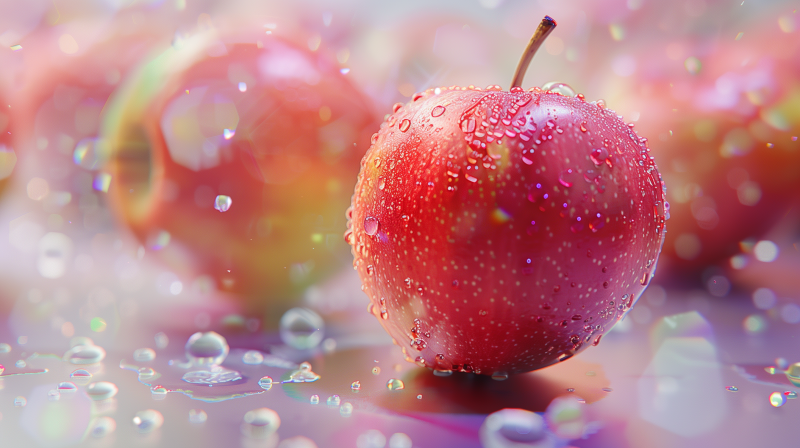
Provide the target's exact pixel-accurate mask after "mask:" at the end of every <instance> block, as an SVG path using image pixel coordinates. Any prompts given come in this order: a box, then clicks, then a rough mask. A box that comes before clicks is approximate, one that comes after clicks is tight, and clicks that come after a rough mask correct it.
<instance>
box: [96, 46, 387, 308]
mask: <svg viewBox="0 0 800 448" xmlns="http://www.w3.org/2000/svg"><path fill="white" fill-rule="evenodd" d="M257 39H261V40H262V42H259V43H256V41H257ZM209 53H211V54H214V55H215V56H209ZM239 82H245V84H246V89H245V91H241V90H240V88H239V84H238V83H239ZM187 91H188V93H187ZM187 102H188V103H187ZM187 104H188V106H187ZM220 105H222V106H220ZM323 107H326V108H328V109H327V112H326V113H323V112H321V111H320V109H321V108H323ZM231 110H235V111H236V112H235V113H236V117H237V118H236V119H235V120H234V121H232V122H231V123H235V126H234V125H230V124H226V123H228V122H227V121H225V120H228V121H230V120H231V116H232V115H230V114H231V112H230V111H231ZM176 111H177V112H176ZM187 111H188V112H187ZM226 111H227V112H226ZM225 114H228V115H225ZM220 117H223V118H220ZM106 118H107V119H106V122H105V125H104V132H103V136H104V139H105V142H106V143H107V150H108V162H107V165H106V167H107V170H108V171H109V172H110V173H111V174H112V179H113V180H112V184H111V187H110V188H109V196H110V199H111V202H112V205H113V208H114V209H115V211H116V215H117V217H118V219H119V220H120V221H121V222H122V223H123V224H124V225H125V226H127V227H128V228H130V230H131V231H132V232H133V233H134V235H136V237H137V238H138V239H139V240H140V241H142V242H143V244H145V247H146V248H147V250H148V252H153V253H156V254H157V255H158V258H159V259H160V260H161V261H162V262H165V263H166V265H167V266H168V267H169V268H170V269H173V270H175V272H176V273H178V275H179V276H182V277H189V278H191V277H193V276H200V275H207V276H211V277H212V278H213V279H214V280H215V282H216V284H217V286H218V287H219V288H220V289H221V290H222V291H226V292H231V293H234V294H236V295H238V296H239V297H241V298H242V299H243V301H244V302H245V305H246V306H245V308H246V309H247V310H248V311H249V312H254V311H256V310H263V309H264V305H265V304H269V309H270V310H271V311H280V308H281V306H284V307H285V306H288V305H287V303H288V302H289V301H290V300H291V299H294V298H296V297H297V296H298V295H299V293H300V292H302V291H303V290H304V289H305V288H306V287H307V286H308V285H309V284H311V283H313V282H314V281H316V280H317V279H319V278H321V277H322V276H324V275H326V274H328V273H330V272H332V271H335V270H336V269H337V268H338V267H339V266H341V262H342V261H343V260H346V258H347V246H346V244H344V242H343V241H342V240H341V232H342V231H343V230H344V229H345V220H344V218H343V217H342V215H341V211H342V210H344V209H345V208H346V207H347V204H348V202H349V197H350V193H349V192H350V191H352V187H353V184H354V183H355V178H356V175H357V173H358V169H359V160H360V158H361V157H362V156H363V154H364V150H365V148H367V147H368V145H369V136H370V133H371V130H372V129H374V127H375V126H376V123H377V121H378V119H377V118H376V115H374V114H373V112H372V106H371V102H370V101H369V100H368V99H367V97H365V96H364V95H363V94H361V93H360V92H359V91H358V90H357V89H356V88H355V87H354V86H353V85H352V84H351V83H350V82H349V81H348V80H347V79H346V78H345V77H344V76H343V75H342V74H341V73H339V67H338V65H337V64H336V63H335V62H331V61H329V60H327V59H326V58H325V57H324V56H323V55H320V54H317V53H311V52H308V51H307V50H301V49H299V48H297V47H295V46H293V45H292V44H290V43H288V42H287V41H285V40H282V39H280V38H277V37H274V36H264V35H259V36H258V38H255V37H254V36H244V37H236V36H234V37H225V36H219V35H216V34H213V33H212V34H209V35H200V36H197V37H195V38H193V39H191V40H189V41H187V42H186V43H185V44H184V45H183V47H182V48H180V49H169V50H167V51H166V52H164V53H163V54H162V55H160V56H158V57H157V58H155V59H154V60H153V61H152V62H149V63H148V64H147V65H145V66H144V67H143V68H142V69H141V70H140V72H139V73H137V74H135V75H133V76H132V77H131V79H130V82H128V83H127V85H126V86H124V87H123V88H122V89H121V90H120V91H119V93H118V95H117V96H116V98H115V99H114V100H113V103H112V105H111V106H110V109H109V112H108V114H107V116H106ZM220 120H221V121H220ZM181 126H183V127H181ZM233 127H235V130H236V132H235V135H233V136H232V137H231V136H229V137H230V138H225V137H224V129H225V128H233ZM187 129H188V130H189V131H190V132H184V131H186V130H187ZM198 136H200V138H201V141H199V142H195V141H194V140H191V139H193V138H195V137H198ZM203 138H204V139H205V142H207V141H212V142H213V144H214V145H216V146H215V152H214V153H213V154H211V156H209V154H208V153H203V151H204V150H203V149H201V148H202V147H203V144H205V143H204V141H203V140H202V139H203ZM181 139H183V140H181ZM176 142H178V143H179V144H180V145H183V150H182V151H183V152H181V150H180V149H176V148H177V147H176V146H175V143H176ZM187 151H188V152H187ZM192 151H194V152H192ZM200 189H204V190H203V191H205V192H206V193H205V195H206V196H208V197H205V198H204V199H203V198H201V197H200V196H202V195H200V196H198V195H199V193H198V191H201V190H200ZM216 195H227V196H229V197H231V198H232V205H231V207H230V209H229V210H228V211H227V212H224V213H220V212H219V211H217V210H215V208H214V206H213V199H214V197H215V196H216ZM162 231H166V232H168V233H169V235H170V242H169V244H168V245H167V246H166V247H164V248H161V249H160V250H159V249H158V247H154V245H153V244H152V242H153V237H154V235H158V234H159V233H160V232H162ZM280 303H282V304H283V305H279V304H280ZM270 316H273V317H274V316H277V317H279V316H280V314H279V313H274V312H271V313H270ZM273 320H275V319H271V320H269V322H268V324H269V323H276V322H277V320H275V322H272V321H273Z"/></svg>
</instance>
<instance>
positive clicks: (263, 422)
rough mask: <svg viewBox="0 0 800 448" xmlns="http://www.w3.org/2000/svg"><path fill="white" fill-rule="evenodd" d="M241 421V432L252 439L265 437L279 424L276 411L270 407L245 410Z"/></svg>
mask: <svg viewBox="0 0 800 448" xmlns="http://www.w3.org/2000/svg"><path fill="white" fill-rule="evenodd" d="M243 420H244V422H243V423H242V434H244V435H245V436H247V437H251V438H254V439H266V438H268V437H270V436H271V435H272V434H274V433H275V431H277V430H278V428H280V426H281V418H280V417H279V416H278V413H277V412H275V411H273V410H272V409H270V408H258V409H253V410H252V411H247V413H246V414H244V419H243Z"/></svg>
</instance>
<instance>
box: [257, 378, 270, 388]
mask: <svg viewBox="0 0 800 448" xmlns="http://www.w3.org/2000/svg"><path fill="white" fill-rule="evenodd" d="M272 384H273V383H272V377H269V376H263V377H261V379H260V380H258V386H259V387H260V388H262V389H264V390H270V389H272Z"/></svg>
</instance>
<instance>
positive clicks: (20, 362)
mask: <svg viewBox="0 0 800 448" xmlns="http://www.w3.org/2000/svg"><path fill="white" fill-rule="evenodd" d="M14 366H15V367H17V368H20V369H24V368H25V367H27V366H28V363H26V362H25V360H23V359H20V360H18V361H17V362H15V363H14Z"/></svg>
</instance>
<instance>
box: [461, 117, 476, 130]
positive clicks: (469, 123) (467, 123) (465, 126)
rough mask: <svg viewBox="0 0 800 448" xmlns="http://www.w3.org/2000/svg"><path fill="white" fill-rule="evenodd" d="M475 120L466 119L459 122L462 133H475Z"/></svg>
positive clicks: (471, 118)
mask: <svg viewBox="0 0 800 448" xmlns="http://www.w3.org/2000/svg"><path fill="white" fill-rule="evenodd" d="M475 127H476V124H475V118H473V117H467V118H466V119H462V120H461V130H462V131H463V132H475Z"/></svg>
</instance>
